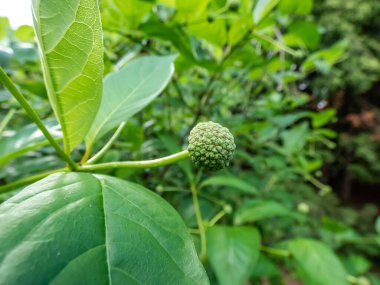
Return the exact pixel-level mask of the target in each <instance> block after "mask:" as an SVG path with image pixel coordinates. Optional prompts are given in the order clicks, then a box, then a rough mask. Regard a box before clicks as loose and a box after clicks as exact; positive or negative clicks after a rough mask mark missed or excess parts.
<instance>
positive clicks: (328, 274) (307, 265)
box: [287, 239, 349, 285]
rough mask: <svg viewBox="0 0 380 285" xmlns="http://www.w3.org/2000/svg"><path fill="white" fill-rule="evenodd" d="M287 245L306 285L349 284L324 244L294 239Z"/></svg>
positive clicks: (334, 256)
mask: <svg viewBox="0 0 380 285" xmlns="http://www.w3.org/2000/svg"><path fill="white" fill-rule="evenodd" d="M287 244H288V249H289V251H290V252H291V254H292V256H293V257H294V260H295V262H296V265H297V269H298V270H299V272H300V274H301V277H302V278H303V280H304V282H305V284H306V285H347V284H349V283H348V282H347V279H346V277H347V273H346V271H345V269H344V267H343V266H342V264H341V263H340V261H339V258H338V257H337V256H336V255H335V254H334V252H333V251H331V249H329V248H328V247H327V246H326V245H325V244H324V243H322V242H320V241H316V240H311V239H295V240H291V241H289V242H288V243H287Z"/></svg>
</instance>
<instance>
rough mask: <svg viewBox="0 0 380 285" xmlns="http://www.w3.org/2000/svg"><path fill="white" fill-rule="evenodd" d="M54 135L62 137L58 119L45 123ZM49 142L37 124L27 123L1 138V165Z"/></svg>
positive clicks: (58, 137)
mask: <svg viewBox="0 0 380 285" xmlns="http://www.w3.org/2000/svg"><path fill="white" fill-rule="evenodd" d="M45 126H46V127H47V128H48V130H49V131H50V133H51V134H52V135H53V137H55V138H57V139H60V138H61V137H62V134H61V131H60V126H59V125H58V124H57V122H56V121H48V122H46V123H45ZM47 144H49V142H48V141H47V140H46V138H45V136H44V135H43V134H42V132H41V131H40V130H39V129H38V128H37V127H36V125H35V124H31V125H26V126H24V127H22V128H20V129H19V130H16V131H14V133H13V134H12V135H10V136H7V137H2V138H1V140H0V166H1V165H4V164H5V163H7V162H9V161H10V160H11V159H13V158H15V157H18V156H21V155H23V154H25V153H27V152H28V151H31V150H34V149H37V148H39V147H42V146H44V145H47Z"/></svg>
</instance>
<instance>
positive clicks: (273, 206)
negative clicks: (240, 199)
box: [234, 200, 291, 225]
mask: <svg viewBox="0 0 380 285" xmlns="http://www.w3.org/2000/svg"><path fill="white" fill-rule="evenodd" d="M288 215H291V212H290V211H289V210H288V209H287V208H285V207H284V206H282V205H281V204H279V203H277V202H274V201H265V200H249V201H246V202H245V203H244V204H243V205H242V206H241V207H240V208H238V209H237V211H236V213H235V216H234V223H235V224H237V225H240V224H243V223H247V222H255V221H258V220H261V219H266V218H272V217H275V216H288Z"/></svg>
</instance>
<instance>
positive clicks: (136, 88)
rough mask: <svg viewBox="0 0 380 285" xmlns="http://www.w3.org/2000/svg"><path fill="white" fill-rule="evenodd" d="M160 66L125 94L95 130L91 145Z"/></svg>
mask: <svg viewBox="0 0 380 285" xmlns="http://www.w3.org/2000/svg"><path fill="white" fill-rule="evenodd" d="M158 67H159V66H158V65H157V66H155V67H154V68H153V69H152V70H151V71H150V72H149V75H147V76H146V77H145V78H144V79H143V80H141V81H140V83H139V84H138V85H137V86H136V87H135V88H134V89H132V91H131V92H130V93H129V94H128V95H127V96H125V98H124V99H123V100H122V101H121V102H120V103H119V104H118V106H117V108H115V109H112V111H111V112H110V113H109V114H108V115H107V116H106V118H105V119H104V120H102V122H101V123H100V124H99V126H98V127H97V128H96V129H95V132H94V134H93V135H92V139H91V141H90V143H89V145H92V143H93V141H94V140H95V139H96V137H97V136H98V134H99V132H100V131H101V129H102V128H103V127H104V125H105V124H106V123H107V122H108V121H109V120H110V118H111V117H112V116H113V115H114V114H115V113H116V112H117V111H119V110H120V108H121V107H122V105H123V104H124V103H125V101H127V100H128V99H129V98H130V97H131V96H132V95H135V92H136V91H137V90H138V89H139V88H140V87H141V85H142V84H143V83H145V82H146V81H147V80H148V77H151V75H152V73H153V72H154V71H155V70H156V69H157V68H158ZM105 94H106V93H105V92H104V94H103V95H105ZM103 98H106V96H104V97H103ZM100 110H101V108H99V111H98V112H99V113H100ZM95 121H96V118H95Z"/></svg>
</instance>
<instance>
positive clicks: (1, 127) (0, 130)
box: [0, 109, 16, 135]
mask: <svg viewBox="0 0 380 285" xmlns="http://www.w3.org/2000/svg"><path fill="white" fill-rule="evenodd" d="M15 113H16V110H15V109H10V110H9V112H8V113H7V114H6V115H5V117H4V119H3V120H2V121H1V123H0V135H1V134H2V133H3V131H4V130H5V128H6V127H7V125H8V123H9V121H10V120H11V119H12V117H13V115H14V114H15Z"/></svg>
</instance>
